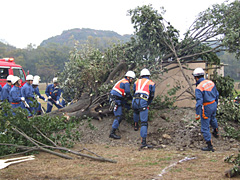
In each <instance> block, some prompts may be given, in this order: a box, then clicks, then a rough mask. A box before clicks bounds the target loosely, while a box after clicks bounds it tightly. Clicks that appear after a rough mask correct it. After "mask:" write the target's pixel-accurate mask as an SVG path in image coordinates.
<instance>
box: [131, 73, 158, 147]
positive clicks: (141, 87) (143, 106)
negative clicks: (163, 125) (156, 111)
mask: <svg viewBox="0 0 240 180" xmlns="http://www.w3.org/2000/svg"><path fill="white" fill-rule="evenodd" d="M150 75H151V74H150V72H149V70H148V69H143V70H142V71H141V72H140V79H138V80H137V81H136V82H135V83H134V86H133V91H134V97H133V101H132V107H133V110H134V113H133V120H134V130H135V131H137V130H138V121H139V119H140V121H141V130H140V135H141V138H142V145H141V148H144V147H149V148H150V147H151V146H150V145H147V142H146V138H147V129H148V106H149V105H150V103H151V102H152V100H153V98H154V93H155V83H154V82H153V81H152V80H150V79H149V78H150Z"/></svg>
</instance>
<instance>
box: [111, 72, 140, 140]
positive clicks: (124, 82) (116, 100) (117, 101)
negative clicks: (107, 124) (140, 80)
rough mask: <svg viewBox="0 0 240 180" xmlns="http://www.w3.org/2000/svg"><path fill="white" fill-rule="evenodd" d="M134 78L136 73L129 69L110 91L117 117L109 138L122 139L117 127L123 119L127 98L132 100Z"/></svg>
mask: <svg viewBox="0 0 240 180" xmlns="http://www.w3.org/2000/svg"><path fill="white" fill-rule="evenodd" d="M134 78H135V73H134V72H133V71H128V72H127V73H126V74H125V77H124V78H123V79H121V80H120V81H118V82H117V83H116V84H115V85H114V87H113V89H112V90H111V92H110V106H112V108H113V113H114V116H115V119H114V121H113V124H112V130H111V132H110V135H109V138H113V139H121V136H118V135H116V129H117V128H118V127H119V124H120V123H121V121H122V118H123V117H122V108H123V107H124V106H125V105H126V100H132V95H131V93H130V83H131V82H132V81H133V79H134Z"/></svg>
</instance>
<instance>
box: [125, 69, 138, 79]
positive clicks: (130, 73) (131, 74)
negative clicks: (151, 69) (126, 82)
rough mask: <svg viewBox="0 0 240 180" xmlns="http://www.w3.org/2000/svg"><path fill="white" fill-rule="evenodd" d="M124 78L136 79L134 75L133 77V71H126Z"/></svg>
mask: <svg viewBox="0 0 240 180" xmlns="http://www.w3.org/2000/svg"><path fill="white" fill-rule="evenodd" d="M125 76H127V77H130V78H133V79H134V78H135V77H136V75H135V73H134V72H133V71H128V72H127V73H126V74H125Z"/></svg>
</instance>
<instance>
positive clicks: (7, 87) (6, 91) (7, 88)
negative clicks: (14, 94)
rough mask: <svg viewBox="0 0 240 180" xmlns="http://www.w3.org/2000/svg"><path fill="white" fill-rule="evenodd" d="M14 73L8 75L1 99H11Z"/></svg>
mask: <svg viewBox="0 0 240 180" xmlns="http://www.w3.org/2000/svg"><path fill="white" fill-rule="evenodd" d="M12 77H13V75H8V76H7V83H6V84H5V85H4V86H3V88H2V93H1V101H5V100H7V101H9V93H10V90H11V88H12V82H11V79H12Z"/></svg>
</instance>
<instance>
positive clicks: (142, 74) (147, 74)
mask: <svg viewBox="0 0 240 180" xmlns="http://www.w3.org/2000/svg"><path fill="white" fill-rule="evenodd" d="M150 75H151V74H150V72H149V70H148V69H146V68H144V69H143V70H141V72H140V76H150Z"/></svg>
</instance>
